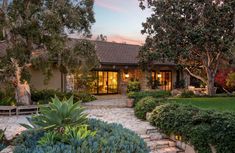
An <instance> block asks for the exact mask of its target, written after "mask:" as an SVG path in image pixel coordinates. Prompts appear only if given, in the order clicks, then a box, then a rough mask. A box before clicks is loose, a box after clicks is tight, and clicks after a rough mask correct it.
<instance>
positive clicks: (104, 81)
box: [98, 71, 108, 94]
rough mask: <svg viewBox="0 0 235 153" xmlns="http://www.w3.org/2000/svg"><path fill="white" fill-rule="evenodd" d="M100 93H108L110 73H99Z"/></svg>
mask: <svg viewBox="0 0 235 153" xmlns="http://www.w3.org/2000/svg"><path fill="white" fill-rule="evenodd" d="M98 77H99V79H98V93H99V94H104V93H107V91H108V72H103V71H99V72H98Z"/></svg>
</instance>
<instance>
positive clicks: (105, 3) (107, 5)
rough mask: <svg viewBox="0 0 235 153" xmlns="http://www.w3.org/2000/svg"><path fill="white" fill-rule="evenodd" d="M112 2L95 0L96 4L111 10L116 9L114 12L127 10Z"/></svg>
mask: <svg viewBox="0 0 235 153" xmlns="http://www.w3.org/2000/svg"><path fill="white" fill-rule="evenodd" d="M112 2H113V1H109V0H95V4H96V5H98V6H100V7H103V8H106V9H109V10H111V11H114V12H119V13H123V12H126V10H125V9H123V8H121V7H119V6H117V5H115V4H113V3H112Z"/></svg>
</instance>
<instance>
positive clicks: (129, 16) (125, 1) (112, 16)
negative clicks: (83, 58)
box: [0, 0, 151, 45]
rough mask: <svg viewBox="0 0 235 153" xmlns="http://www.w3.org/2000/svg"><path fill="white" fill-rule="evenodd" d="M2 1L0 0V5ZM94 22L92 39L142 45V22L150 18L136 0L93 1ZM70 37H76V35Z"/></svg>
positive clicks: (143, 36)
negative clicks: (102, 38)
mask: <svg viewBox="0 0 235 153" xmlns="http://www.w3.org/2000/svg"><path fill="white" fill-rule="evenodd" d="M1 2H2V0H0V3H1ZM94 13H95V20H96V22H95V23H94V24H93V25H92V30H91V32H92V35H93V37H92V38H93V39H96V38H97V36H98V35H99V34H103V35H105V36H107V39H108V40H107V41H111V42H112V41H115V42H118V43H128V44H137V45H142V44H143V43H144V41H145V38H146V36H145V35H142V34H141V32H140V31H141V30H142V29H143V28H142V22H145V20H146V18H147V17H149V16H150V14H151V12H150V10H141V9H140V7H139V1H138V0H95V4H94ZM70 37H78V36H77V34H74V35H70Z"/></svg>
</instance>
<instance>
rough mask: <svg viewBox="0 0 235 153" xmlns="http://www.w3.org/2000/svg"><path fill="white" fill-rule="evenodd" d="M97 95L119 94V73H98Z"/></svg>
mask: <svg viewBox="0 0 235 153" xmlns="http://www.w3.org/2000/svg"><path fill="white" fill-rule="evenodd" d="M97 74H98V78H97V88H96V90H97V94H114V93H118V72H112V71H98V72H97Z"/></svg>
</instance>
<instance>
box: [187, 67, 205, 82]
mask: <svg viewBox="0 0 235 153" xmlns="http://www.w3.org/2000/svg"><path fill="white" fill-rule="evenodd" d="M185 70H186V71H188V73H189V74H190V75H191V76H192V77H195V78H197V79H199V80H201V81H202V82H204V83H207V81H206V80H205V79H204V78H202V77H200V76H198V75H196V74H193V73H192V72H191V71H190V70H189V69H188V68H185Z"/></svg>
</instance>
